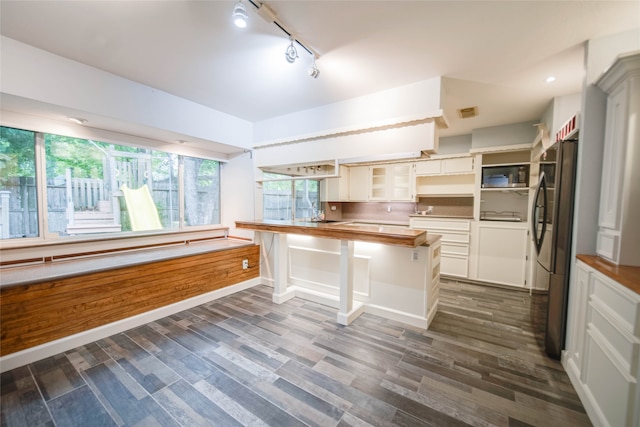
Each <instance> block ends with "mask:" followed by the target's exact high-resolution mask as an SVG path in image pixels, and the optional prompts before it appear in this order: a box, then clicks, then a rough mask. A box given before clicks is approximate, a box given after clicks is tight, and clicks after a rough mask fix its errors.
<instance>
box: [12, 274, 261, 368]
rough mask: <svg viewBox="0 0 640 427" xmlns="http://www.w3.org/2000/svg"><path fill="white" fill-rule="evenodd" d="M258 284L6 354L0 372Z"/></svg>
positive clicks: (214, 293)
mask: <svg viewBox="0 0 640 427" xmlns="http://www.w3.org/2000/svg"><path fill="white" fill-rule="evenodd" d="M259 284H261V279H260V278H259V277H258V278H255V279H251V280H246V281H244V282H241V283H237V284H235V285H231V286H227V287H225V288H222V289H217V290H215V291H211V292H207V293H206V294H202V295H198V296H196V297H193V298H189V299H186V300H184V301H179V302H177V303H174V304H170V305H167V306H164V307H160V308H156V309H154V310H151V311H147V312H145V313H141V314H137V315H135V316H132V317H128V318H126V319H122V320H118V321H117V322H113V323H109V324H107V325H103V326H99V327H97V328H94V329H89V330H88V331H84V332H80V333H78V334H74V335H70V336H68V337H64V338H60V339H58V340H55V341H51V342H48V343H45V344H41V345H38V346H35V347H31V348H27V349H24V350H21V351H18V352H15V353H11V354H7V355H5V356H2V357H0V372H5V371H10V370H11V369H15V368H18V367H20V366H24V365H27V364H29V363H33V362H36V361H38V360H42V359H45V358H47V357H51V356H54V355H56V354H59V353H63V352H65V351H68V350H71V349H73V348H76V347H79V346H81V345H85V344H89V343H91V342H93V341H97V340H100V339H103V338H106V337H109V336H111V335H114V334H119V333H121V332H124V331H127V330H129V329H131V328H135V327H138V326H141V325H144V324H145V323H149V322H153V321H155V320H158V319H161V318H163V317H167V316H170V315H172V314H175V313H178V312H180V311H183V310H187V309H189V308H192V307H195V306H198V305H200V304H204V303H206V302H209V301H213V300H215V299H218V298H222V297H225V296H227V295H231V294H233V293H235V292H240V291H242V290H245V289H249V288H251V287H254V286H256V285H259Z"/></svg>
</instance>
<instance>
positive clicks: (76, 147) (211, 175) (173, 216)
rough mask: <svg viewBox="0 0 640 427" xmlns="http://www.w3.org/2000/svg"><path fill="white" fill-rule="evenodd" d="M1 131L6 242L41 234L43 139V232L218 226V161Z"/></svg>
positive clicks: (65, 233)
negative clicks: (38, 193)
mask: <svg viewBox="0 0 640 427" xmlns="http://www.w3.org/2000/svg"><path fill="white" fill-rule="evenodd" d="M1 129H2V138H1V139H0V162H1V163H0V165H1V166H2V169H1V171H2V173H1V174H0V191H2V193H0V195H2V197H3V199H2V200H3V205H2V215H3V216H2V218H3V221H2V223H1V225H2V230H3V234H2V239H13V238H20V237H39V236H40V237H42V235H41V233H39V232H38V224H39V221H38V198H37V197H36V191H37V188H38V185H37V182H38V181H37V179H36V176H37V174H38V173H39V170H38V167H36V164H37V163H36V161H35V157H36V156H35V153H36V152H37V147H38V145H39V144H41V145H42V146H43V148H44V153H45V156H44V157H45V158H44V165H45V166H44V170H45V172H44V176H45V177H46V179H45V180H44V182H46V183H43V184H42V188H43V189H46V190H43V191H46V197H43V198H42V200H43V201H42V202H41V203H42V204H44V200H46V206H43V207H42V209H41V210H40V211H41V212H43V213H45V216H46V220H47V221H46V229H47V232H48V236H45V237H49V238H51V237H55V236H75V235H86V234H94V235H95V234H100V235H104V234H107V235H105V237H108V233H122V232H136V231H149V230H179V229H181V228H184V227H191V226H206V225H213V224H219V223H220V165H219V162H217V161H213V160H208V159H202V158H195V157H186V156H179V155H176V154H172V153H167V152H163V151H158V150H153V149H149V148H137V147H131V146H126V145H119V144H113V143H106V142H100V141H93V140H87V139H81V138H73V137H68V136H63V135H53V134H41V133H36V132H30V131H24V130H19V129H11V128H6V127H2V128H1ZM39 141H41V142H39ZM5 205H6V206H7V208H6V209H5ZM5 218H7V221H6V222H5V220H4V219H5ZM5 224H8V226H7V227H5Z"/></svg>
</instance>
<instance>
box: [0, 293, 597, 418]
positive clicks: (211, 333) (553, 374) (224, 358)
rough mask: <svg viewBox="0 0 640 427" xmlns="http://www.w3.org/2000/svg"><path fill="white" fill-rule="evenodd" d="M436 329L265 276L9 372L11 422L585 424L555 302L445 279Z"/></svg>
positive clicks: (5, 399) (6, 389) (6, 408)
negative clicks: (301, 295)
mask: <svg viewBox="0 0 640 427" xmlns="http://www.w3.org/2000/svg"><path fill="white" fill-rule="evenodd" d="M440 297H441V301H440V302H441V305H440V309H439V313H438V314H437V315H436V317H435V319H434V321H433V323H432V325H431V327H430V329H429V330H426V331H425V330H422V329H419V328H415V327H410V326H407V325H404V324H400V323H397V322H393V321H389V320H385V319H382V318H379V317H376V316H372V315H367V314H365V315H363V316H361V317H360V318H359V319H357V320H356V321H355V322H354V323H352V324H351V325H350V326H347V327H343V326H340V325H338V324H336V322H335V318H336V310H334V309H332V308H329V307H326V306H322V305H319V304H315V303H311V302H308V301H304V300H301V299H293V300H291V301H289V302H287V303H285V304H282V305H276V304H273V303H272V302H271V288H269V287H266V286H258V287H254V288H252V289H249V290H246V291H243V292H239V293H237V294H234V295H231V296H228V297H225V298H222V299H219V300H216V301H213V302H211V303H207V304H204V305H201V306H198V307H196V308H193V309H191V310H187V311H184V312H181V313H178V314H176V315H173V316H170V317H167V318H163V319H161V320H158V321H156V322H152V323H149V324H146V325H144V326H141V327H138V328H135V329H132V330H129V331H127V332H126V333H122V334H118V335H114V336H111V337H109V338H107V339H103V340H99V341H97V342H94V343H91V344H89V345H86V346H82V347H78V348H75V349H73V350H70V351H68V352H66V353H64V354H59V355H56V356H54V357H50V358H48V359H45V360H42V361H39V362H36V363H32V364H30V365H28V366H25V367H22V368H18V369H14V370H12V371H8V372H5V373H3V374H2V377H1V381H2V382H1V390H2V396H1V397H2V401H1V405H2V411H1V426H2V427H11V426H30V427H31V426H83V427H85V426H114V425H117V426H154V425H160V426H179V425H181V426H227V425H228V426H235V425H250V426H264V425H271V426H297V425H300V426H302V425H312V426H364V425H374V426H391V425H394V426H431V425H432V426H460V425H477V426H491V425H495V426H527V425H533V426H586V425H590V423H589V420H588V418H587V416H586V414H585V412H584V409H583V407H582V405H581V403H580V401H579V399H578V397H577V395H576V393H575V391H574V390H573V387H572V386H571V384H570V382H569V379H568V378H567V375H566V374H565V373H564V371H563V369H562V367H561V365H560V363H559V362H557V361H554V360H551V359H548V358H547V357H546V356H545V355H544V352H543V351H542V349H541V347H540V344H539V342H540V339H541V332H543V328H544V326H543V324H542V323H541V322H532V321H531V318H532V317H531V314H530V310H531V311H532V312H533V313H535V314H537V317H538V318H539V319H541V318H542V316H543V314H544V312H543V310H544V308H543V307H544V305H543V304H542V303H541V302H539V301H533V302H532V301H531V299H530V297H529V294H527V293H525V292H519V291H514V290H508V289H500V288H493V287H486V286H479V285H471V284H463V283H456V282H448V281H443V283H442V289H441V293H440Z"/></svg>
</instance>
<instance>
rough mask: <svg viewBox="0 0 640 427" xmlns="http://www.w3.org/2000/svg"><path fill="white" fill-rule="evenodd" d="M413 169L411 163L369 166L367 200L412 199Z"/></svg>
mask: <svg viewBox="0 0 640 427" xmlns="http://www.w3.org/2000/svg"><path fill="white" fill-rule="evenodd" d="M413 171H414V167H413V163H392V164H386V165H376V166H371V167H370V187H369V200H376V201H413V200H414V199H415V194H414V184H413V180H414V175H413Z"/></svg>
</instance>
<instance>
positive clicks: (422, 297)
mask: <svg viewBox="0 0 640 427" xmlns="http://www.w3.org/2000/svg"><path fill="white" fill-rule="evenodd" d="M236 227H237V228H241V229H248V230H253V231H255V232H256V234H255V240H256V242H261V244H262V245H263V246H262V248H263V249H262V255H261V265H260V275H261V277H262V279H263V280H264V281H265V282H271V283H272V284H273V287H274V293H273V301H274V302H276V303H282V302H284V301H287V300H289V299H291V298H293V297H295V296H297V297H301V298H304V299H308V300H312V301H315V302H319V303H322V304H325V305H329V306H332V307H336V308H338V315H337V322H338V323H339V324H342V325H348V324H349V323H351V322H352V321H353V320H354V319H355V318H357V317H358V316H359V315H360V314H362V313H363V312H368V313H372V314H376V315H379V316H382V317H385V318H388V319H392V320H396V321H401V322H404V323H409V324H412V325H414V326H418V327H422V328H427V327H428V325H429V323H430V322H431V320H432V319H433V317H434V316H435V313H436V311H437V305H438V288H439V283H440V236H439V235H428V234H427V232H426V231H425V230H414V229H410V228H408V227H397V226H391V225H382V224H363V223H357V222H333V223H331V222H329V223H323V222H301V221H267V220H256V221H236Z"/></svg>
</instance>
